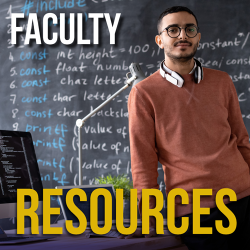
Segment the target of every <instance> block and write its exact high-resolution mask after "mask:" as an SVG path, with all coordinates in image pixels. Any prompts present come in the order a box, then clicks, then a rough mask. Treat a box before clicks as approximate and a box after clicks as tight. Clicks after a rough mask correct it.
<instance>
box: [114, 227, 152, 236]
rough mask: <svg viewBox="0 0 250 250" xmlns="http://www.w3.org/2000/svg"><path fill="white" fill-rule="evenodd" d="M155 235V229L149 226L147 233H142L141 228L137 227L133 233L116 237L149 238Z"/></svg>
mask: <svg viewBox="0 0 250 250" xmlns="http://www.w3.org/2000/svg"><path fill="white" fill-rule="evenodd" d="M154 236H156V231H155V228H153V227H150V228H149V234H145V235H144V234H142V229H141V228H137V229H136V230H135V232H134V233H133V234H130V235H127V236H126V235H121V236H119V237H118V239H131V238H139V237H145V238H150V237H154Z"/></svg>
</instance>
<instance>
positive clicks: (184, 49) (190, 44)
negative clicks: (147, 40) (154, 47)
mask: <svg viewBox="0 0 250 250" xmlns="http://www.w3.org/2000/svg"><path fill="white" fill-rule="evenodd" d="M190 24H194V25H195V26H197V23H196V20H195V18H194V16H193V15H191V14H189V13H188V12H185V11H181V12H177V13H172V14H168V15H166V16H164V17H163V19H162V21H161V25H160V32H161V31H163V30H164V28H166V27H168V26H169V25H178V26H179V27H181V28H185V27H186V26H187V25H190ZM200 38H201V34H200V33H198V34H197V35H196V36H195V37H193V38H189V37H188V36H187V35H186V32H185V29H182V30H181V33H180V35H179V36H178V37H176V38H171V37H169V35H168V33H167V31H166V30H165V31H163V32H162V34H161V35H157V36H156V37H155V41H156V43H157V44H158V46H159V47H160V48H161V49H164V53H165V57H169V58H170V59H171V60H172V61H179V62H187V61H189V60H190V59H192V58H193V57H194V55H195V53H196V50H197V47H198V45H199V41H200Z"/></svg>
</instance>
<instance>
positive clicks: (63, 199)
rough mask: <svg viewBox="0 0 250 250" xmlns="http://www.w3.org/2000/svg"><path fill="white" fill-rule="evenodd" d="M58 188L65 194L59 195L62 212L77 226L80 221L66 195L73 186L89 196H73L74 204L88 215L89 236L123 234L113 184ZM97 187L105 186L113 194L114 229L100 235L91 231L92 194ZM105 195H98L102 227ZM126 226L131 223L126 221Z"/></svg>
mask: <svg viewBox="0 0 250 250" xmlns="http://www.w3.org/2000/svg"><path fill="white" fill-rule="evenodd" d="M56 188H58V189H59V188H60V189H62V190H63V194H62V195H61V196H59V197H58V198H59V201H60V205H61V208H62V212H63V216H64V219H65V221H66V220H72V221H73V224H74V225H75V226H77V224H78V223H79V221H78V219H77V217H76V216H75V215H74V214H73V213H72V212H71V211H70V210H69V209H68V207H67V205H66V195H67V193H68V191H69V190H70V189H73V188H80V189H82V190H83V191H84V192H85V193H86V196H87V201H84V202H82V201H80V198H79V196H77V195H75V196H74V198H73V202H74V204H75V205H76V206H77V207H78V208H79V209H80V210H81V211H82V212H83V214H84V215H85V217H86V220H87V230H88V232H89V233H87V234H86V236H87V237H94V236H103V237H118V236H120V235H121V233H119V232H118V231H117V230H116V226H115V224H116V197H115V190H114V187H113V185H110V184H101V185H80V186H60V187H56ZM97 188H105V189H107V190H108V191H109V192H110V194H111V196H112V229H111V231H110V232H109V233H107V234H104V235H101V234H100V235H99V234H95V233H94V232H92V231H91V228H90V195H91V193H92V192H93V191H94V190H95V189H97ZM104 205H105V204H104V197H103V196H102V195H100V196H99V197H98V226H100V227H102V226H103V225H104ZM124 226H125V227H129V226H130V224H129V223H124ZM140 226H141V225H140V223H138V227H140Z"/></svg>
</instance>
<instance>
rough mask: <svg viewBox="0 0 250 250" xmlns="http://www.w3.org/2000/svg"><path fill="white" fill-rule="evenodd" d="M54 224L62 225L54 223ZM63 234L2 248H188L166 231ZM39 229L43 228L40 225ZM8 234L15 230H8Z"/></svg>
mask: <svg viewBox="0 0 250 250" xmlns="http://www.w3.org/2000/svg"><path fill="white" fill-rule="evenodd" d="M52 226H61V225H60V224H54V225H52ZM63 229H64V230H63V234H62V235H58V236H56V237H55V238H53V239H49V240H46V241H41V242H31V243H25V244H18V245H1V246H0V249H1V250H34V249H35V250H49V249H54V250H57V249H58V250H78V249H79V250H105V249H110V250H125V249H126V250H127V249H129V250H156V249H162V250H163V249H166V250H167V249H169V250H170V249H171V250H188V248H187V247H186V246H184V245H183V244H182V243H181V242H180V241H179V240H178V239H177V238H176V237H175V236H172V235H170V234H169V233H168V232H165V235H162V236H157V237H152V238H132V239H117V238H106V237H95V238H86V237H85V235H84V234H83V235H77V236H76V235H71V234H69V233H68V232H67V231H66V230H65V228H63ZM39 231H40V232H41V231H42V228H41V227H39ZM6 233H7V234H11V233H15V230H10V231H6ZM29 233H30V228H25V234H29Z"/></svg>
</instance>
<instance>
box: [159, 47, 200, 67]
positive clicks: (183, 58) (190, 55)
mask: <svg viewBox="0 0 250 250" xmlns="http://www.w3.org/2000/svg"><path fill="white" fill-rule="evenodd" d="M189 44H191V43H189ZM176 45H177V43H176V44H174V46H176ZM191 45H192V44H191ZM198 45H199V42H197V43H196V44H195V46H194V48H193V51H192V52H190V53H185V54H182V55H174V54H172V50H173V48H172V47H169V46H164V52H165V55H167V56H168V57H169V58H170V60H171V61H172V62H173V63H176V62H181V63H186V62H188V61H190V60H191V59H192V58H193V57H194V55H195V53H196V51H197V48H198Z"/></svg>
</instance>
